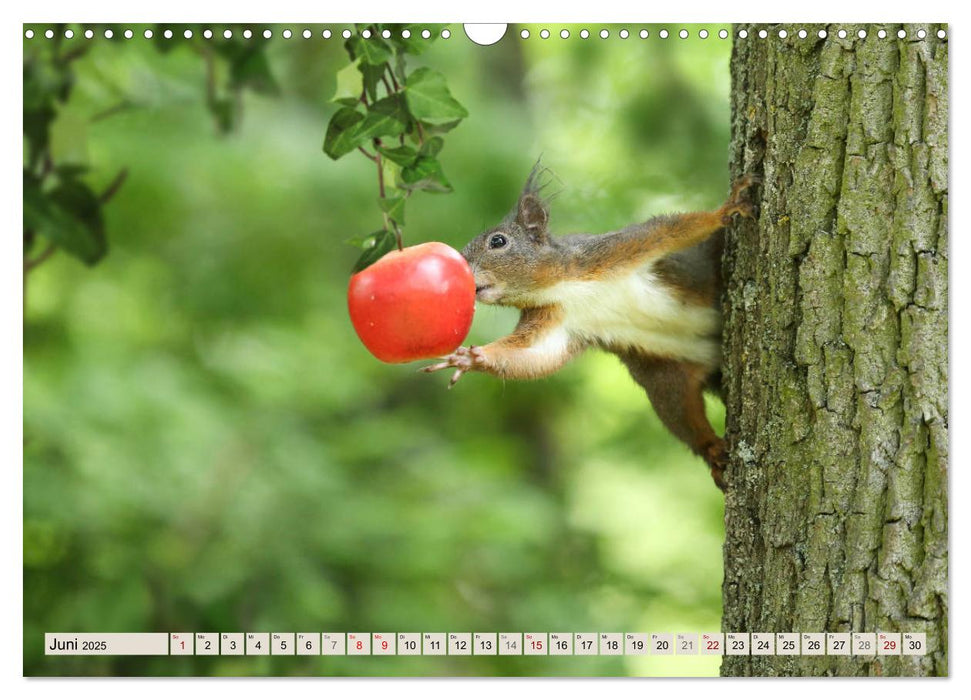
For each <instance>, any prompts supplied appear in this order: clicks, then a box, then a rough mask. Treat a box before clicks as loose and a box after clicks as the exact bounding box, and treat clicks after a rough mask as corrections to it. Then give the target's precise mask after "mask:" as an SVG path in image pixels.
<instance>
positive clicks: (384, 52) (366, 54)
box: [344, 33, 394, 66]
mask: <svg viewBox="0 0 971 700" xmlns="http://www.w3.org/2000/svg"><path fill="white" fill-rule="evenodd" d="M344 46H345V48H346V49H347V52H348V53H349V54H350V55H351V59H352V60H357V59H360V61H361V63H368V64H370V65H372V66H378V65H381V64H382V63H385V62H386V61H388V60H390V58H391V57H392V56H393V55H394V51H392V49H391V47H390V46H389V45H388V43H387V42H386V41H385V40H384V39H382V38H381V37H379V36H374V35H373V34H372V36H371V38H370V39H365V38H364V37H363V36H361V35H360V34H358V33H355V34H354V35H353V36H352V37H351V38H350V39H348V40H347V41H346V42H345V43H344Z"/></svg>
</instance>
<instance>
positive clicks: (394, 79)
mask: <svg viewBox="0 0 971 700" xmlns="http://www.w3.org/2000/svg"><path fill="white" fill-rule="evenodd" d="M386 68H387V70H388V75H390V76H391V84H392V85H394V91H395V92H398V90H400V89H401V86H400V85H398V80H397V79H396V78H395V77H394V71H393V70H391V64H390V63H388V64H386ZM381 77H382V78H383V77H384V76H381Z"/></svg>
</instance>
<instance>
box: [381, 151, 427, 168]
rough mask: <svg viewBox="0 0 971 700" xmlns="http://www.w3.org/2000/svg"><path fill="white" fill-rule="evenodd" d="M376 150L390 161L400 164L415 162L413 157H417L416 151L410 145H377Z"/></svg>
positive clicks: (405, 164)
mask: <svg viewBox="0 0 971 700" xmlns="http://www.w3.org/2000/svg"><path fill="white" fill-rule="evenodd" d="M378 152H379V153H381V155H383V156H384V157H385V158H387V159H388V160H390V161H391V162H392V163H397V164H398V165H402V166H408V165H411V164H412V163H414V162H415V158H417V157H418V151H416V150H415V149H414V148H412V147H411V146H398V147H396V148H387V147H386V146H378Z"/></svg>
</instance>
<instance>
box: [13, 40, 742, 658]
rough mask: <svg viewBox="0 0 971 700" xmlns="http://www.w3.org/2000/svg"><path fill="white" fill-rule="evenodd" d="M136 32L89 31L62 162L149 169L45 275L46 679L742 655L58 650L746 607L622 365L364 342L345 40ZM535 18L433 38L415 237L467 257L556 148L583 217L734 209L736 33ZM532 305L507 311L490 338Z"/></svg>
mask: <svg viewBox="0 0 971 700" xmlns="http://www.w3.org/2000/svg"><path fill="white" fill-rule="evenodd" d="M33 28H34V29H35V31H37V32H38V34H40V33H41V32H42V31H43V30H44V29H45V27H43V26H36V25H34V27H33ZM132 28H133V29H134V30H135V38H133V39H131V40H124V39H121V38H120V37H119V34H118V33H117V32H116V38H115V39H112V40H105V39H103V38H97V39H94V40H90V41H88V40H85V39H82V38H80V36H78V37H76V38H75V39H74V40H73V41H75V42H82V43H83V42H86V41H88V43H89V44H90V49H89V50H88V51H87V52H86V53H85V54H84V55H83V56H81V57H79V58H77V60H75V61H74V62H73V71H74V73H73V75H74V78H73V83H72V85H73V87H72V90H71V91H70V96H69V99H67V101H66V102H63V103H56V104H55V105H54V107H53V109H54V115H53V124H52V138H53V139H54V140H55V142H56V145H55V144H52V145H51V151H52V155H53V160H54V165H56V166H58V167H60V166H69V165H72V164H74V165H84V166H86V167H87V170H85V171H83V172H80V171H70V172H72V173H75V174H73V175H72V177H76V178H77V179H78V180H79V181H80V182H81V183H83V184H84V185H85V186H86V187H87V188H89V189H90V190H91V191H93V192H100V191H102V190H103V189H104V188H105V187H107V186H109V185H110V183H111V182H112V181H113V179H114V178H115V177H116V175H117V173H118V172H119V171H120V170H121V169H123V168H127V171H128V177H127V180H126V181H125V183H124V185H123V186H122V187H121V188H120V189H119V190H118V192H117V194H116V195H115V197H114V198H113V199H112V200H111V201H110V202H109V203H108V204H106V205H105V206H104V207H103V210H102V211H101V216H102V217H103V225H104V232H105V238H106V241H107V255H106V256H105V257H104V258H103V259H102V260H101V262H100V263H99V264H97V265H96V266H94V267H86V266H85V265H83V264H82V263H81V262H79V261H78V260H76V259H74V258H72V257H71V256H69V255H66V254H64V253H58V254H55V255H53V256H52V257H51V258H50V259H49V260H48V261H47V262H45V263H44V264H43V265H42V266H39V267H37V268H36V269H35V270H33V271H31V273H30V275H29V278H28V280H27V283H26V290H27V293H26V304H25V314H24V438H25V447H24V649H25V658H24V671H25V673H27V674H37V675H47V674H52V675H60V674H73V675H88V674H92V675H101V674H103V675H111V674H132V675H141V674H152V675H170V674H171V675H187V674H235V675H249V674H253V675H264V674H294V675H317V674H329V675H343V674H349V675H372V674H373V675H494V674H506V675H561V674H562V675H695V674H701V675H706V674H710V675H714V674H715V673H716V672H717V666H718V661H719V660H718V658H717V657H696V658H666V657H587V658H582V659H581V658H577V657H566V658H557V657H542V658H537V657H528V658H513V657H472V658H468V657H463V658H455V657H453V658H448V657H424V658H394V657H371V658H354V657H293V658H291V657H287V658H279V657H246V658H239V657H236V658H234V657H173V658H138V657H75V658H72V657H56V658H55V657H44V656H43V653H42V639H43V636H42V635H43V633H44V632H47V631H104V632H108V631H189V632H196V631H277V632H279V631H307V630H310V631H313V630H323V631H386V632H397V631H470V632H471V631H558V630H560V631H567V632H572V631H671V632H674V631H684V630H687V631H709V630H717V629H718V628H719V623H720V614H721V610H720V585H721V579H722V571H721V549H720V544H721V539H722V515H723V508H722V497H721V494H720V493H719V492H718V491H717V489H715V488H714V487H713V486H712V484H711V481H710V478H709V477H708V474H707V470H706V469H705V468H704V466H703V465H702V463H701V462H700V461H698V460H696V459H694V458H693V457H691V456H690V455H689V454H688V452H687V450H686V449H685V448H683V447H682V446H681V445H680V444H679V443H677V442H676V441H675V440H674V438H672V437H671V436H670V435H669V434H667V432H666V431H665V430H664V429H663V428H662V426H661V425H660V424H659V421H658V420H657V418H656V417H655V416H654V414H653V412H652V411H651V409H650V407H649V404H648V401H647V399H646V397H645V396H644V395H643V393H642V391H641V390H640V389H639V388H638V387H637V386H636V385H635V384H634V383H633V382H632V381H630V379H629V378H628V377H627V375H626V373H625V370H624V369H623V367H622V366H621V365H620V363H619V362H618V361H617V360H616V359H615V358H613V357H611V356H608V355H604V354H598V353H595V352H590V353H588V354H587V355H585V356H584V357H582V358H580V359H578V360H576V361H574V362H573V363H571V364H570V365H569V366H568V367H566V368H565V369H563V370H562V371H561V372H559V373H558V374H557V375H555V376H554V377H551V378H549V379H546V380H541V381H537V382H531V383H514V382H509V383H503V382H501V381H498V380H496V379H494V378H491V377H487V376H474V375H473V376H468V377H466V378H464V379H463V381H462V382H461V383H460V384H459V385H458V386H457V387H456V388H455V389H454V390H452V391H446V390H445V388H444V386H445V383H446V380H447V378H446V377H439V376H427V375H421V374H418V373H417V372H416V371H415V369H416V368H417V367H418V366H419V365H417V364H416V365H406V366H392V365H383V364H380V363H378V362H377V361H375V360H374V359H373V358H372V357H371V356H370V355H368V354H367V352H366V351H365V350H364V348H363V347H362V346H361V345H360V343H359V342H358V341H357V339H356V337H355V335H354V333H353V330H352V329H351V326H350V323H349V321H348V318H347V312H346V307H345V292H346V285H347V279H348V273H349V270H350V268H351V266H352V264H353V263H354V260H355V259H356V257H357V255H358V254H359V251H355V250H354V249H353V248H351V247H349V246H346V245H344V244H343V243H342V242H343V241H344V240H346V239H348V238H351V237H354V236H360V235H362V234H367V233H369V232H371V231H373V230H375V229H376V228H380V227H381V212H380V210H379V209H378V207H377V205H376V201H375V199H376V194H377V193H376V181H375V176H374V164H373V163H371V162H369V161H368V160H367V159H365V158H364V157H355V155H353V154H352V155H349V156H348V157H347V158H343V159H341V160H340V161H336V162H335V161H333V160H331V159H329V158H327V157H326V156H325V155H324V154H323V153H322V151H321V146H322V143H323V136H324V132H325V129H326V125H327V123H328V120H329V119H330V117H331V115H332V114H333V113H334V112H335V111H336V110H337V109H338V108H339V106H338V105H335V104H334V103H332V102H330V99H331V97H332V96H333V95H334V92H335V79H336V74H337V72H338V71H339V70H340V69H342V68H344V67H345V66H346V65H347V64H348V56H347V53H346V52H345V50H344V48H343V46H342V44H343V41H342V40H341V39H339V38H334V39H330V40H325V39H322V38H320V31H321V27H320V26H313V27H311V28H312V29H313V31H314V35H315V36H314V38H313V39H310V40H305V39H303V38H301V37H300V36H299V31H300V30H302V29H303V26H293V27H291V28H292V29H293V30H294V31H295V32H296V34H295V36H294V38H291V39H289V40H285V39H283V38H281V37H280V31H281V30H282V29H283V27H273V30H274V37H273V38H272V39H270V40H263V39H253V40H252V41H253V42H254V43H258V44H260V45H261V49H262V50H261V52H260V53H261V55H262V56H263V60H264V61H265V64H264V65H263V66H262V68H260V69H259V70H257V71H256V72H255V73H252V74H250V75H251V77H252V78H253V80H252V81H251V82H250V83H249V84H244V85H242V89H239V88H240V86H237V87H236V88H232V85H231V81H232V79H233V74H232V68H231V66H232V62H231V59H227V58H225V57H224V56H223V57H220V56H217V59H218V60H217V61H216V62H215V63H213V64H212V67H213V68H214V69H215V70H216V72H217V77H218V80H219V82H217V83H216V85H217V87H218V88H219V89H218V90H216V91H210V92H209V93H207V89H206V85H207V77H206V71H207V65H208V64H207V62H206V61H205V60H200V56H199V55H198V52H197V51H193V50H190V49H188V48H185V47H176V48H173V49H171V50H166V51H160V50H158V47H157V43H158V42H157V41H152V40H146V39H144V38H142V37H141V31H142V30H143V29H144V27H138V26H133V27H132ZM212 28H213V30H214V31H215V33H216V36H217V37H219V36H221V31H222V27H216V26H213V27H212ZM342 28H343V27H331V29H332V30H333V31H334V32H335V34H336V33H337V32H339V31H340V30H341V29H342ZM521 28H522V27H511V28H510V31H509V32H508V33H507V34H506V37H505V38H504V39H503V40H502V41H501V42H499V43H498V44H496V45H494V46H491V47H486V48H483V47H476V46H475V45H473V44H472V43H471V42H470V41H469V40H468V39H467V38H466V37H465V36H464V34H463V32H462V29H461V27H460V26H453V27H452V33H451V38H449V39H447V40H442V39H439V40H437V41H435V42H434V43H432V44H431V46H429V48H428V50H427V51H425V52H424V53H422V54H421V55H420V56H418V57H409V67H410V68H415V67H419V66H430V67H434V69H435V70H438V71H440V72H442V73H443V74H444V75H445V76H446V78H447V81H448V85H449V88H450V89H451V91H452V94H453V95H454V96H455V97H456V99H458V100H459V101H460V102H461V104H462V105H464V106H465V107H466V108H467V109H468V113H469V116H468V117H467V118H466V119H465V120H464V121H463V122H462V123H461V125H459V126H458V127H457V128H455V129H454V130H453V131H452V132H450V133H449V134H447V136H446V146H445V148H444V149H443V151H442V152H441V154H440V155H439V160H440V161H441V163H442V164H443V167H444V168H445V170H446V171H447V172H448V177H449V180H450V182H451V183H452V186H453V188H454V191H453V192H452V193H450V194H426V193H421V194H420V196H416V197H413V198H411V199H410V200H409V205H408V221H407V226H406V227H405V228H404V236H405V240H406V243H411V244H414V243H418V242H422V241H427V240H442V241H445V242H447V243H449V244H451V245H453V246H455V247H461V246H462V245H464V243H465V242H467V241H468V240H469V239H470V238H471V237H472V236H474V235H475V234H477V233H478V232H479V231H481V230H483V229H484V228H486V227H488V226H491V225H493V224H494V223H495V222H496V221H498V220H499V219H500V218H501V217H502V216H503V215H505V213H506V212H507V211H508V210H509V209H510V207H511V206H512V205H513V204H514V202H515V198H516V195H517V193H518V190H519V188H520V186H521V184H522V181H523V179H524V178H525V176H526V174H527V173H528V172H529V169H530V167H531V165H532V163H533V162H534V161H535V159H536V158H537V156H539V155H540V154H542V155H543V159H544V163H545V164H546V165H548V166H549V167H550V168H552V169H553V170H554V171H555V173H556V175H557V177H558V183H557V187H558V189H559V190H560V194H559V195H558V196H557V198H556V199H555V202H554V208H553V216H552V226H553V229H554V231H558V232H561V233H565V232H571V231H584V230H585V231H594V232H600V231H606V230H609V229H611V228H617V227H621V226H624V225H626V224H629V223H631V222H633V221H636V220H638V219H643V218H646V217H648V216H650V215H653V214H655V213H660V212H668V211H673V210H691V209H696V208H706V207H711V206H714V205H716V204H717V203H718V202H719V201H720V200H721V198H722V197H723V196H724V194H725V192H726V189H727V180H728V175H727V166H726V162H727V145H728V124H729V103H728V90H729V84H728V80H729V79H728V58H729V52H730V45H729V42H728V41H726V40H720V39H718V38H715V33H716V31H717V29H718V28H719V27H717V26H708V27H707V29H708V30H709V32H711V38H708V39H706V40H701V39H699V38H697V36H696V30H697V27H695V28H693V31H692V38H690V39H688V40H681V39H678V38H676V37H675V36H672V37H670V38H668V39H665V40H662V39H659V38H658V30H659V29H660V28H661V27H656V26H647V27H646V28H647V29H648V30H649V31H650V38H649V39H647V40H641V39H639V38H638V37H637V31H638V30H640V29H641V28H642V27H641V26H640V25H638V26H631V27H629V29H630V30H631V38H629V39H626V40H622V39H620V38H618V37H617V30H618V29H619V27H607V28H608V29H609V30H610V31H611V34H612V36H611V38H610V39H608V40H601V39H599V38H595V37H596V33H597V32H599V30H600V29H601V28H602V27H601V26H599V25H598V26H590V27H589V28H590V29H591V31H592V32H593V33H594V37H591V38H590V39H587V40H581V39H579V38H577V33H578V30H579V29H580V27H578V26H568V27H566V28H567V29H568V30H569V31H570V32H571V33H572V37H571V39H569V40H566V41H565V40H562V39H560V38H559V37H558V35H559V31H560V29H562V28H564V27H561V26H549V27H548V28H549V29H550V30H551V31H552V32H553V36H552V38H550V39H547V40H542V39H540V38H539V30H540V29H541V27H538V26H529V27H528V29H529V30H530V31H531V33H532V38H530V39H528V40H522V39H520V38H519V31H520V29H521ZM81 29H82V28H81V27H75V31H76V32H80V30H81ZM96 29H98V30H99V36H100V28H97V27H96ZM234 29H236V31H237V33H238V31H239V29H240V28H234ZM254 29H255V30H256V31H257V36H259V35H260V34H261V31H262V27H254ZM44 41H45V40H43V39H40V38H35V39H31V40H25V41H24V54H25V65H26V62H27V61H28V60H36V61H40V62H41V63H43V61H44V60H47V59H46V58H45V56H44V51H45V49H44V48H43V47H44ZM220 41H221V40H220V39H214V40H213V45H214V46H215V45H218V44H219V43H220ZM226 51H227V52H228V53H232V50H230V49H226ZM25 76H26V68H25ZM254 76H255V77H254ZM267 76H269V77H267ZM227 80H228V81H230V82H227ZM270 81H271V82H270ZM244 83H245V81H244ZM227 85H228V86H229V87H230V90H229V91H228V92H223V90H224V89H225V88H226V86H227ZM25 94H27V91H26V89H25ZM220 105H222V106H220ZM106 110H111V113H110V115H109V116H107V117H105V118H98V119H92V117H93V116H95V115H102V114H103V113H104V112H105V111H106ZM25 119H26V105H25ZM31 124H32V122H28V121H25V131H27V130H28V129H29V128H30V127H31ZM27 159H28V153H27V150H26V149H25V164H26V162H27ZM25 204H26V202H25ZM25 224H26V219H25ZM515 317H516V316H515V313H514V312H512V311H510V310H503V309H496V308H492V307H483V306H480V307H479V309H478V312H477V315H476V319H475V323H474V326H473V329H472V333H471V336H470V341H471V342H475V343H482V342H487V341H489V340H491V339H494V338H496V337H498V336H499V335H500V334H503V333H505V332H508V331H509V330H510V329H511V327H512V326H513V325H514V323H515ZM709 409H710V412H711V414H712V416H713V418H714V419H715V420H716V422H720V420H721V416H720V410H721V408H720V406H719V405H717V404H715V403H712V404H711V405H710V406H709Z"/></svg>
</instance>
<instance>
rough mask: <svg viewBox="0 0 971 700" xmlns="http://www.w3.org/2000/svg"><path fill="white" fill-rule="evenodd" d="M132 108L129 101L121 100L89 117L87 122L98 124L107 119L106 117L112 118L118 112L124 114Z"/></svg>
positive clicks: (132, 104)
mask: <svg viewBox="0 0 971 700" xmlns="http://www.w3.org/2000/svg"><path fill="white" fill-rule="evenodd" d="M134 106H135V105H134V103H133V102H132V101H131V100H122V101H121V102H119V103H118V104H116V105H113V106H111V107H108V108H107V109H104V110H102V111H100V112H98V113H97V114H95V115H94V116H93V117H91V118H90V119H89V120H88V121H89V122H90V123H92V124H94V123H95V122H100V121H101V120H102V119H107V118H108V117H111V116H114V115H115V114H118V113H119V112H124V111H125V110H126V109H131V108H132V107H134Z"/></svg>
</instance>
